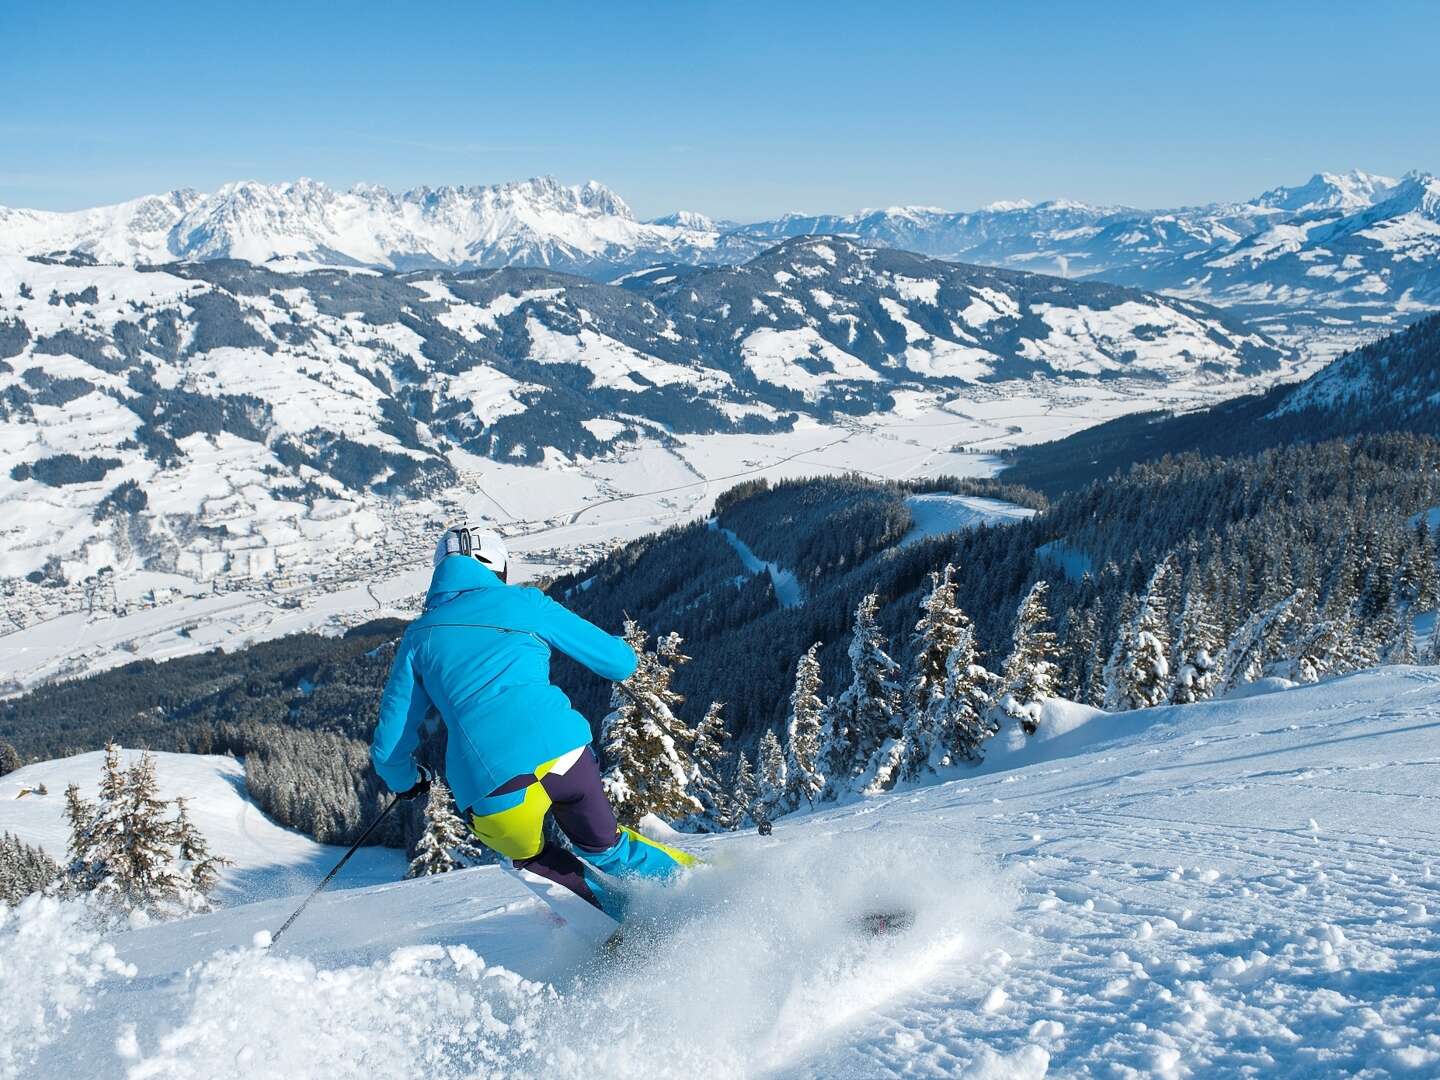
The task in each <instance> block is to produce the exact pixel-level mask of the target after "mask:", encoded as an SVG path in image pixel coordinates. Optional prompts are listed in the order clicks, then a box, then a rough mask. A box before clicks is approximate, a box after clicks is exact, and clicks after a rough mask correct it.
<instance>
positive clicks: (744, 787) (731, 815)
mask: <svg viewBox="0 0 1440 1080" xmlns="http://www.w3.org/2000/svg"><path fill="white" fill-rule="evenodd" d="M758 794H759V789H758V787H757V785H756V783H755V773H754V770H752V769H751V768H750V758H749V757H748V756H747V755H746V753H745V751H744V750H741V751H740V753H739V755H738V756H737V757H736V759H735V781H734V783H733V785H732V786H731V788H730V806H729V809H728V810H727V812H726V815H725V820H724V821H723V822H722V823H721V824H723V825H724V827H725V828H726V829H728V830H731V831H733V830H735V829H738V828H740V827H741V826H742V825H744V824H745V821H746V819H747V818H750V817H751V816H752V814H753V813H754V807H755V799H756V796H757V795H758Z"/></svg>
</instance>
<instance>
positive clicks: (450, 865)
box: [405, 776, 486, 878]
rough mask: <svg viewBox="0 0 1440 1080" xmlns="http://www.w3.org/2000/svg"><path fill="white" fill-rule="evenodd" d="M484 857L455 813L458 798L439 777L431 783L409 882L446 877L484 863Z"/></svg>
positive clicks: (407, 870) (407, 872)
mask: <svg viewBox="0 0 1440 1080" xmlns="http://www.w3.org/2000/svg"><path fill="white" fill-rule="evenodd" d="M485 858H486V856H485V853H484V852H483V851H482V850H481V849H480V848H479V847H478V846H477V845H476V844H475V842H474V840H473V839H472V838H471V835H470V830H469V829H467V828H466V827H465V823H464V822H463V821H461V820H460V815H459V814H458V813H457V812H456V809H455V797H454V796H453V795H451V794H450V788H449V787H448V786H447V785H446V783H445V781H444V780H442V779H440V778H439V777H438V776H437V777H436V778H435V779H434V780H432V781H431V782H430V793H429V795H428V796H427V797H426V800H425V831H424V832H422V833H421V834H420V841H419V843H417V844H416V845H415V858H413V859H411V860H410V866H409V867H408V868H407V869H406V871H405V876H406V877H407V878H417V877H427V876H429V875H431V874H446V873H449V872H450V871H451V870H460V869H462V868H464V867H466V866H473V865H477V864H478V863H480V862H482V861H484V860H485Z"/></svg>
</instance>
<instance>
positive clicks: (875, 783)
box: [865, 565, 993, 792]
mask: <svg viewBox="0 0 1440 1080" xmlns="http://www.w3.org/2000/svg"><path fill="white" fill-rule="evenodd" d="M954 573H955V568H954V566H951V565H947V566H946V567H945V570H944V572H943V573H940V574H937V573H932V574H931V575H930V589H929V591H928V592H927V593H926V594H925V595H924V597H923V598H922V599H921V601H920V620H919V621H918V622H917V623H916V624H915V631H914V634H913V636H912V638H911V656H912V660H911V664H910V673H909V677H908V678H907V679H906V691H907V694H906V701H905V706H906V709H905V724H904V728H903V729H902V732H901V735H900V737H899V738H898V739H895V740H892V741H891V742H889V743H887V744H886V745H885V746H884V747H883V748H882V751H881V753H880V754H878V755H877V757H876V759H875V761H873V762H872V765H871V769H870V774H869V776H868V778H867V783H866V786H865V790H866V791H867V792H878V791H884V790H887V789H889V788H891V787H893V786H894V785H895V783H896V781H898V780H900V779H913V778H915V777H916V776H918V775H920V774H921V773H924V772H928V771H930V770H933V769H935V768H937V767H939V766H943V765H949V764H952V763H954V762H956V761H959V760H962V759H966V760H968V759H972V758H975V757H978V748H979V744H980V743H981V742H982V741H984V739H985V738H986V737H987V736H988V735H989V734H990V732H991V731H992V730H993V728H992V725H991V723H990V721H988V720H987V719H986V718H985V717H984V712H985V710H986V709H987V707H988V706H989V705H990V704H991V702H990V700H989V691H990V689H992V686H991V680H990V678H989V672H986V671H984V670H983V669H980V668H978V663H977V659H978V658H977V654H976V649H975V631H974V626H973V624H972V623H971V622H970V619H969V617H968V616H967V615H966V614H965V612H964V611H963V610H961V608H960V606H959V604H958V603H956V600H955V589H956V586H955V582H954ZM972 668H975V669H976V670H974V671H972V670H971V669H972ZM977 704H978V707H979V713H978V714H974V713H973V709H974V707H975V706H976V705H977Z"/></svg>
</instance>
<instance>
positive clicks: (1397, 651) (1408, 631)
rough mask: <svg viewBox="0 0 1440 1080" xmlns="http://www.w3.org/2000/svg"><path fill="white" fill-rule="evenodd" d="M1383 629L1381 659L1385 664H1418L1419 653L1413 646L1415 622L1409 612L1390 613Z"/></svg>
mask: <svg viewBox="0 0 1440 1080" xmlns="http://www.w3.org/2000/svg"><path fill="white" fill-rule="evenodd" d="M1384 627H1385V628H1384V630H1383V631H1382V634H1383V641H1384V643H1385V644H1384V648H1383V651H1382V652H1381V654H1380V657H1381V659H1382V660H1383V661H1384V662H1385V663H1387V664H1418V663H1419V662H1420V651H1419V649H1418V648H1417V647H1416V645H1415V621H1414V620H1413V619H1412V618H1411V617H1410V612H1409V611H1407V610H1405V609H1403V608H1401V609H1397V610H1395V611H1393V612H1391V613H1390V614H1389V615H1388V617H1387V618H1386V619H1385V620H1384Z"/></svg>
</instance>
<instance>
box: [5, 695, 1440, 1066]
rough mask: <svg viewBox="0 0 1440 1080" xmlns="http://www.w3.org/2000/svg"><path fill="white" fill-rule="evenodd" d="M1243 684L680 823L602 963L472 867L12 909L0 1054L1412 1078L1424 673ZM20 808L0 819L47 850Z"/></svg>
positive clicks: (1424, 969) (1422, 927)
mask: <svg viewBox="0 0 1440 1080" xmlns="http://www.w3.org/2000/svg"><path fill="white" fill-rule="evenodd" d="M1254 689H1255V688H1252V693H1251V695H1250V696H1247V697H1244V698H1242V699H1239V700H1228V701H1215V702H1209V703H1204V704H1198V705H1190V706H1180V707H1169V708H1161V709H1151V710H1141V711H1136V712H1130V713H1126V714H1123V715H1113V716H1112V715H1108V714H1104V713H1099V712H1096V711H1093V710H1088V709H1083V708H1080V707H1072V706H1067V705H1064V704H1062V703H1058V702H1057V703H1052V705H1051V706H1050V708H1049V711H1048V712H1047V715H1046V719H1045V723H1044V724H1043V725H1042V733H1041V735H1040V736H1038V737H1036V738H1032V739H1030V740H1029V741H1026V740H1024V739H1023V738H1022V737H1021V736H1020V735H1019V732H1018V730H1017V731H1009V732H1006V733H1002V735H1001V736H1000V737H999V739H997V740H996V742H995V743H992V745H991V748H990V750H989V753H988V756H987V760H986V762H985V763H984V764H983V765H982V766H980V767H979V768H975V769H972V770H968V771H961V772H957V773H954V774H952V775H951V777H949V778H947V779H946V781H945V782H943V783H939V784H936V785H934V786H928V787H922V788H911V789H901V790H897V791H895V792H893V793H890V794H887V795H884V796H879V797H874V798H868V799H863V800H859V801H856V802H853V803H850V804H846V805H841V806H837V807H832V808H829V809H825V810H822V811H820V812H816V813H812V814H803V815H795V816H790V817H786V818H783V819H781V820H780V821H779V822H778V823H777V825H776V829H775V833H774V835H773V836H772V837H770V838H761V837H757V836H755V835H754V834H753V833H752V834H734V835H726V836H720V837H710V838H703V839H701V838H694V839H693V840H692V839H690V838H687V839H686V843H687V845H688V846H691V847H693V848H694V849H695V850H696V851H698V852H699V853H700V854H701V855H702V857H703V858H705V859H706V860H707V862H708V863H709V864H710V865H708V866H706V867H705V868H703V869H701V870H700V871H698V872H696V873H694V874H693V875H692V876H691V877H690V878H688V879H687V880H686V881H685V882H684V883H683V884H681V885H680V886H678V887H676V888H674V889H671V890H666V891H653V892H641V893H638V894H637V901H636V902H637V904H638V905H639V910H640V912H641V913H642V917H641V918H640V919H639V920H638V921H637V922H636V924H635V926H636V928H635V931H634V932H633V933H632V934H631V935H630V936H629V937H628V938H627V941H626V943H625V945H624V946H623V947H622V948H621V950H620V951H619V952H618V953H615V954H604V953H596V952H594V951H593V950H592V949H591V948H590V947H589V946H588V945H587V944H586V943H585V942H583V941H582V940H581V939H580V938H578V937H576V936H575V935H574V934H572V933H571V932H570V931H569V930H567V929H565V928H562V927H560V926H557V925H555V924H554V923H553V921H552V920H551V919H550V918H549V917H548V915H547V914H546V911H545V909H544V907H543V905H541V904H540V903H539V902H538V901H537V900H535V899H534V898H533V897H532V896H531V895H530V894H529V893H528V892H527V891H526V890H525V889H524V888H523V887H521V886H520V885H519V884H517V883H516V882H515V881H514V880H513V879H512V878H510V877H508V876H507V875H506V874H505V873H503V872H502V871H500V870H499V869H498V868H495V867H482V868H478V869H475V870H468V871H460V872H456V873H452V874H447V875H441V876H438V877H434V878H428V879H422V880H420V881H412V882H403V883H400V882H397V883H393V884H387V885H378V886H371V887H365V888H352V889H346V890H342V891H339V892H335V893H332V894H329V895H327V896H325V897H323V898H322V899H321V900H320V901H319V902H317V903H316V905H314V907H312V909H311V910H310V911H309V912H307V914H306V915H305V916H304V918H302V920H301V921H300V922H298V923H297V924H296V926H295V928H294V930H293V931H292V932H291V934H290V936H289V937H287V938H286V939H284V940H283V941H281V942H279V943H277V944H276V945H275V946H274V948H273V949H271V950H270V951H268V952H265V951H261V950H259V949H257V948H255V947H254V946H253V945H252V938H253V936H254V935H255V933H256V932H257V931H260V930H266V929H270V930H273V929H274V928H275V927H276V926H277V925H278V924H279V922H281V921H282V920H283V918H284V916H285V914H286V913H287V912H288V910H289V909H290V907H292V906H293V901H291V900H280V899H273V900H265V901H262V902H257V903H249V904H243V905H239V906H232V907H229V908H227V909H225V910H222V911H219V912H217V913H215V914H212V915H206V916H200V917H196V918H191V919H186V920H182V921H178V922H172V923H168V924H162V925H155V926H149V927H144V928H140V929H134V930H128V931H124V932H121V933H118V934H115V935H113V936H110V937H108V938H106V939H105V940H104V941H103V942H102V941H101V940H100V939H98V938H95V937H92V936H90V932H89V931H87V930H85V929H84V928H83V927H82V926H80V925H79V924H77V923H75V922H74V921H72V916H71V915H70V914H69V913H67V912H66V911H65V910H64V909H63V908H61V907H58V906H56V905H55V904H54V903H53V902H51V901H39V900H32V901H30V902H28V904H27V905H26V906H23V907H22V908H20V909H18V910H16V911H14V912H12V913H10V914H9V915H8V916H5V919H6V922H5V923H4V925H3V928H0V981H3V984H4V986H3V990H4V994H5V997H6V999H7V1001H19V1000H21V999H22V998H23V999H24V1000H25V1001H27V1002H29V1003H30V1007H28V1008H27V1009H25V1010H23V1011H22V1010H17V1011H13V1012H12V1011H11V1010H7V1011H6V1019H5V1020H3V1021H0V1033H3V1040H4V1043H5V1046H6V1050H7V1052H8V1053H7V1055H6V1056H4V1057H0V1073H4V1074H5V1075H30V1076H60V1075H66V1076H77V1075H85V1076H97V1077H100V1076H128V1077H133V1078H140V1077H193V1076H195V1075H209V1074H213V1073H216V1072H225V1073H236V1072H238V1073H243V1074H245V1075H250V1076H276V1077H279V1076H285V1077H305V1076H328V1077H346V1076H371V1075H374V1074H375V1073H376V1072H377V1071H388V1072H395V1073H409V1072H413V1071H414V1070H415V1069H416V1068H417V1066H421V1067H423V1068H424V1069H425V1071H427V1072H428V1073H429V1074H430V1075H434V1076H447V1077H448V1076H457V1077H458V1076H475V1075H482V1076H485V1075H490V1076H505V1075H535V1074H537V1073H540V1072H555V1071H560V1072H566V1071H571V1072H573V1071H576V1070H580V1071H583V1072H584V1073H585V1074H586V1075H598V1076H634V1075H647V1076H662V1075H674V1076H692V1075H712V1076H756V1075H778V1076H856V1077H873V1076H883V1075H911V1076H942V1075H943V1076H970V1077H1038V1076H1042V1075H1054V1076H1106V1077H1109V1076H1116V1075H1120V1076H1163V1077H1182V1076H1207V1077H1208V1076H1239V1075H1254V1074H1259V1073H1273V1074H1276V1075H1284V1076H1300V1075H1305V1076H1312V1075H1313V1076H1338V1075H1352V1076H1386V1075H1430V1074H1433V1073H1434V1071H1435V1070H1436V1068H1437V1067H1440V1011H1437V1006H1436V1000H1437V994H1436V991H1437V986H1436V977H1437V972H1440V937H1437V922H1440V920H1437V916H1440V913H1437V908H1440V817H1437V815H1436V814H1435V813H1434V807H1435V804H1436V800H1437V798H1440V788H1437V782H1436V776H1437V771H1436V765H1437V764H1440V757H1437V753H1436V751H1437V747H1440V742H1437V740H1440V721H1437V720H1436V716H1437V713H1440V671H1437V669H1435V668H1383V669H1378V670H1375V671H1370V672H1363V673H1360V674H1356V675H1351V676H1346V677H1343V678H1340V679H1336V680H1333V681H1329V682H1325V683H1321V684H1319V685H1316V686H1309V687H1303V688H1298V689H1290V690H1284V691H1277V692H1271V693H1262V694H1256V693H1254V692H1253V690H1254ZM175 760H176V759H173V758H171V757H168V756H167V757H166V758H165V759H164V761H163V763H162V776H163V773H164V771H165V770H166V769H167V768H170V767H172V762H173V761H175ZM206 760H207V759H199V761H200V762H201V763H202V765H200V766H197V770H198V771H196V772H194V773H192V774H190V775H188V776H187V777H186V779H187V782H199V779H200V772H202V771H203V768H204V766H203V762H204V761H206ZM211 760H213V759H211ZM64 765H65V763H51V764H47V765H42V766H32V767H31V768H33V769H39V770H48V771H47V772H46V775H47V776H52V774H53V778H56V779H58V778H59V776H60V771H63V767H64ZM57 770H58V771H57ZM18 775H19V774H17V776H18ZM15 779H16V777H7V778H6V781H5V783H6V784H7V790H8V785H9V784H10V783H11V782H12V781H14V780H15ZM206 797H207V798H209V797H210V796H208V795H207V796H206ZM23 805H24V801H23V800H22V801H21V802H16V801H14V800H12V799H5V800H0V828H5V829H10V830H12V831H18V832H20V833H21V834H22V836H24V835H25V833H26V832H27V831H28V832H30V835H31V837H32V838H33V839H35V840H39V841H41V842H44V843H46V844H47V846H48V845H50V844H53V843H54V842H55V841H54V839H53V836H50V834H47V833H45V832H44V831H43V830H42V829H41V827H40V826H39V825H38V824H36V822H35V821H34V820H33V819H27V818H22V817H20V816H18V814H19V812H18V811H17V809H16V808H17V807H23ZM30 813H33V811H30ZM232 836H233V834H227V836H226V839H231V837H232ZM216 846H217V848H219V847H222V846H223V843H222V841H221V838H220V836H219V835H218V834H217V837H216ZM222 853H223V852H222ZM237 854H239V853H238V852H237ZM246 857H247V858H253V857H255V856H254V855H253V854H252V855H249V856H246ZM279 861H284V860H283V857H277V862H279ZM360 880H363V877H361V878H356V879H353V880H352V884H353V883H355V882H356V881H360ZM897 904H908V905H912V906H914V907H915V909H916V910H917V913H918V919H917V923H916V926H915V927H914V929H913V930H911V931H910V932H907V933H904V934H900V935H896V936H892V937H886V938H880V939H877V940H868V939H864V938H861V937H858V936H857V935H856V934H855V932H854V918H855V916H856V915H857V914H858V913H860V912H863V911H866V910H870V909H873V908H876V907H881V908H883V907H887V906H894V905H897Z"/></svg>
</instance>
